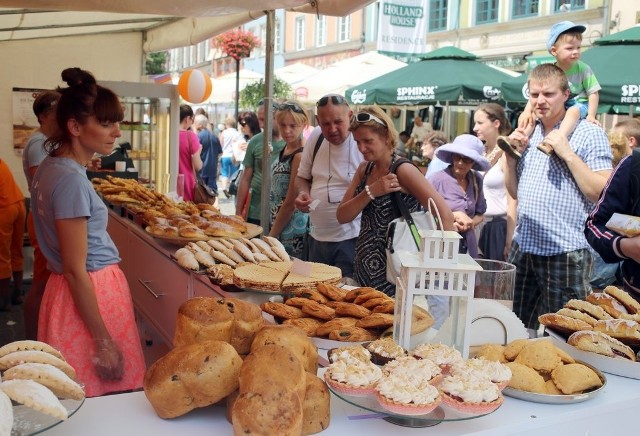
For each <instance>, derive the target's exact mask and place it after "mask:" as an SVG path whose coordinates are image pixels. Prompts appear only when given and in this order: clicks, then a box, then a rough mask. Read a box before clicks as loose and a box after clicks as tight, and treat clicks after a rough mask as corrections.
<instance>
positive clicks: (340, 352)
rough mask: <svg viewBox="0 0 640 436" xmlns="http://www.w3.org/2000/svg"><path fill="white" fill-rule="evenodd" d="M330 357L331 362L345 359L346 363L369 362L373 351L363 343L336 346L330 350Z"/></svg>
mask: <svg viewBox="0 0 640 436" xmlns="http://www.w3.org/2000/svg"><path fill="white" fill-rule="evenodd" d="M328 357H329V361H330V362H337V361H339V360H343V361H345V362H346V363H358V362H363V363H367V362H370V361H371V353H370V352H369V350H367V349H366V348H364V347H363V346H362V345H352V346H349V347H340V348H334V349H332V350H330V351H329V356H328Z"/></svg>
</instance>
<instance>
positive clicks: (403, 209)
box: [389, 157, 422, 250]
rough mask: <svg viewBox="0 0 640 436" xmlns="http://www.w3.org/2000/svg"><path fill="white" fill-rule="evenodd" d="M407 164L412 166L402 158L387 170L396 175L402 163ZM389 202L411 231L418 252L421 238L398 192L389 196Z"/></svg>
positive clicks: (407, 160)
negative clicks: (390, 201)
mask: <svg viewBox="0 0 640 436" xmlns="http://www.w3.org/2000/svg"><path fill="white" fill-rule="evenodd" d="M407 162H408V163H410V164H412V165H413V162H411V161H410V160H409V159H405V158H403V157H400V158H397V159H396V160H395V162H393V164H391V168H390V169H389V172H391V173H394V174H396V171H397V170H398V167H399V166H400V165H402V164H403V163H407ZM414 166H415V165H414ZM391 200H392V201H393V204H394V207H395V208H396V210H398V211H399V212H400V214H401V215H402V217H403V218H404V220H405V222H406V223H407V225H408V226H409V230H411V235H412V236H413V242H415V243H416V248H417V249H418V250H420V241H421V239H422V238H421V237H420V233H419V232H418V227H417V226H416V223H415V222H414V221H413V217H412V216H411V212H409V209H408V208H407V205H406V204H405V202H404V201H402V198H401V197H400V192H393V193H392V194H391Z"/></svg>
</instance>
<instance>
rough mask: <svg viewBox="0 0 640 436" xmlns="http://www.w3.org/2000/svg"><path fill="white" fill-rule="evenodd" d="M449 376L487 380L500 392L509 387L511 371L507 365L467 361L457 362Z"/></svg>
mask: <svg viewBox="0 0 640 436" xmlns="http://www.w3.org/2000/svg"><path fill="white" fill-rule="evenodd" d="M451 374H452V375H454V376H462V377H465V376H469V377H482V378H488V379H489V380H490V381H492V382H493V383H495V384H496V385H498V388H500V390H503V389H504V388H506V387H507V385H509V381H510V380H511V375H512V374H511V369H509V367H508V366H507V365H505V364H502V363H500V362H495V361H491V360H486V359H467V360H463V361H461V362H458V363H456V364H454V365H453V366H452V367H451Z"/></svg>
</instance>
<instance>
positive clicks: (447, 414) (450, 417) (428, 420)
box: [327, 384, 499, 428]
mask: <svg viewBox="0 0 640 436" xmlns="http://www.w3.org/2000/svg"><path fill="white" fill-rule="evenodd" d="M327 387H328V388H329V390H330V391H331V393H332V394H333V395H335V396H336V397H338V398H340V399H341V400H343V401H346V402H347V403H349V404H351V405H353V406H356V407H360V408H362V409H365V410H368V411H370V412H374V413H377V414H380V415H382V419H384V420H385V421H387V422H390V423H392V424H395V425H400V426H403V427H413V428H422V427H431V426H434V425H437V424H440V423H441V422H443V421H444V422H446V421H463V420H468V419H475V418H480V417H481V416H485V415H489V414H491V413H493V412H494V411H495V410H498V409H499V407H498V408H497V409H495V410H494V411H491V412H489V413H482V414H466V413H462V412H458V411H457V410H453V409H450V408H448V407H447V406H445V405H443V404H442V403H441V404H440V406H438V407H436V409H435V410H433V411H432V412H431V413H428V414H426V415H410V416H409V415H399V414H396V413H393V412H390V411H388V410H387V409H385V408H383V407H382V406H381V405H380V404H378V400H376V397H375V396H374V395H369V396H366V397H358V396H354V395H347V394H343V393H341V392H336V391H335V390H334V389H332V388H331V386H330V385H328V384H327Z"/></svg>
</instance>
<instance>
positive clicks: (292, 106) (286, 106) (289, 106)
mask: <svg viewBox="0 0 640 436" xmlns="http://www.w3.org/2000/svg"><path fill="white" fill-rule="evenodd" d="M278 110H279V111H284V110H290V111H292V112H295V113H298V114H304V113H305V112H304V109H302V108H301V107H300V106H298V105H297V104H295V103H282V104H281V105H280V106H278Z"/></svg>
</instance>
